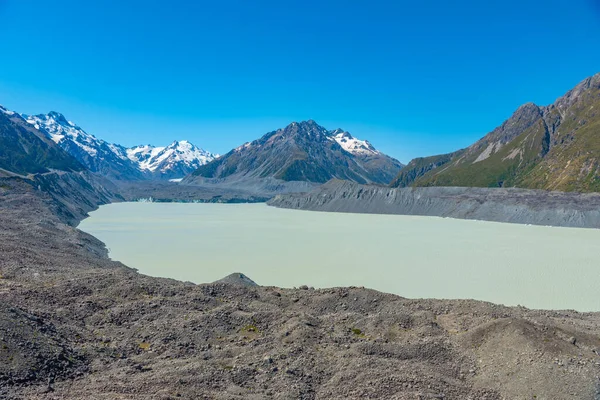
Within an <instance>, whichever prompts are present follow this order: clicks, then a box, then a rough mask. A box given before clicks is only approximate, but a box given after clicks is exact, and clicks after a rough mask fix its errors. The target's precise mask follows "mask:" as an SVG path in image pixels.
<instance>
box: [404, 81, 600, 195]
mask: <svg viewBox="0 0 600 400" xmlns="http://www.w3.org/2000/svg"><path fill="white" fill-rule="evenodd" d="M599 110H600V74H596V75H595V76H593V77H591V78H588V79H585V80H584V81H583V82H581V83H580V84H578V85H577V86H576V87H575V88H574V89H572V90H570V91H569V92H568V93H567V94H565V95H564V96H563V97H560V98H559V99H558V100H556V102H555V103H554V104H552V105H550V106H547V107H540V106H537V105H535V104H533V103H528V104H525V105H523V106H521V107H519V109H517V111H515V113H514V114H513V115H512V116H511V117H510V118H509V119H508V120H506V121H505V122H504V123H503V124H502V125H501V126H499V127H497V128H496V129H494V130H493V131H492V132H490V133H489V134H487V135H486V136H484V137H483V138H482V139H480V140H479V141H477V142H476V143H474V144H473V145H471V146H470V147H468V148H466V149H464V150H460V151H458V152H456V153H452V155H442V156H434V157H428V158H426V159H420V160H421V161H419V159H417V160H413V161H411V163H409V165H408V166H407V167H405V168H404V169H403V170H401V171H400V173H399V175H398V177H396V179H395V180H394V181H393V182H392V186H407V185H413V186H478V187H523V188H532V189H546V190H562V191H583V192H587V191H600V112H599ZM428 159H429V160H433V161H434V164H436V165H435V167H432V168H422V167H423V165H422V164H423V162H425V163H426V162H427V161H423V160H428Z"/></svg>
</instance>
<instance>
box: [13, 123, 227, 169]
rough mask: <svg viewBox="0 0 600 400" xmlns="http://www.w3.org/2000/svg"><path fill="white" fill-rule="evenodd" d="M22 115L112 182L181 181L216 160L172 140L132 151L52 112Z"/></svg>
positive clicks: (183, 142) (186, 144)
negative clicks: (179, 179)
mask: <svg viewBox="0 0 600 400" xmlns="http://www.w3.org/2000/svg"><path fill="white" fill-rule="evenodd" d="M22 116H23V118H24V119H25V120H26V121H27V122H28V123H29V124H31V125H32V126H34V127H35V128H36V129H39V130H40V131H42V132H45V133H46V134H47V135H48V137H49V138H50V139H52V140H53V141H54V142H55V143H56V144H58V145H59V146H60V147H61V148H63V149H64V150H66V151H67V152H68V153H69V154H71V155H72V156H73V157H75V158H76V159H77V160H78V161H80V162H81V163H82V164H83V165H85V166H86V167H87V168H88V169H90V170H91V171H92V172H98V173H100V174H102V175H104V176H107V177H109V178H112V179H118V180H142V179H171V178H183V177H184V176H185V175H187V174H189V173H190V172H192V171H194V170H195V169H196V168H198V167H199V166H201V165H203V164H205V163H207V162H209V161H212V160H213V159H214V158H215V157H217V155H215V154H212V153H209V152H207V151H205V150H203V149H200V148H199V147H196V146H195V145H193V144H192V143H190V142H188V141H174V142H173V143H171V144H170V145H168V146H165V147H157V146H152V145H145V146H135V147H133V148H126V147H124V146H121V145H118V144H113V143H108V142H106V141H104V140H102V139H98V138H96V137H95V136H94V135H92V134H89V133H87V132H86V131H84V130H83V129H82V128H81V127H79V126H77V125H76V124H74V123H73V122H71V121H68V120H67V119H66V118H65V116H64V115H62V114H60V113H58V112H55V111H51V112H50V113H48V114H38V115H26V114H23V115H22Z"/></svg>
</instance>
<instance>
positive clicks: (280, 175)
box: [184, 120, 403, 184]
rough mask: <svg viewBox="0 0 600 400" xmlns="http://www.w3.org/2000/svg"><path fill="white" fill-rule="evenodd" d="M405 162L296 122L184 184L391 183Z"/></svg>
mask: <svg viewBox="0 0 600 400" xmlns="http://www.w3.org/2000/svg"><path fill="white" fill-rule="evenodd" d="M402 166H403V165H402V164H401V163H400V162H399V161H398V160H395V159H393V158H391V157H389V156H387V155H385V154H383V153H381V152H379V151H377V150H376V149H375V148H374V147H373V146H372V145H371V144H370V143H369V142H367V141H366V140H360V139H356V138H354V137H353V136H352V135H350V134H349V133H348V132H346V131H344V130H342V129H336V130H333V131H329V130H327V129H325V128H324V127H322V126H320V125H318V124H317V123H316V122H315V121H312V120H311V121H303V122H293V123H291V124H290V125H288V126H287V127H285V128H282V129H278V130H276V131H273V132H269V133H267V134H266V135H264V136H263V137H261V138H260V139H257V140H255V141H253V142H249V143H246V144H244V145H242V146H239V147H237V148H236V149H234V150H232V151H230V152H229V153H227V154H225V155H223V156H222V157H219V158H218V159H216V160H214V161H212V162H210V163H208V164H207V165H204V166H201V167H200V168H198V169H197V170H196V171H195V172H193V173H192V175H190V176H188V177H186V178H185V179H184V182H187V183H198V184H204V183H206V182H212V181H215V180H216V181H218V182H223V181H230V182H234V181H235V182H241V181H243V180H261V179H270V180H280V181H287V182H291V181H293V182H298V181H300V182H310V183H323V182H327V181H328V180H330V179H332V178H337V179H345V180H350V181H354V182H358V183H379V184H387V183H388V182H389V181H390V180H391V179H392V178H393V177H394V176H396V175H397V174H398V171H399V170H400V168H402Z"/></svg>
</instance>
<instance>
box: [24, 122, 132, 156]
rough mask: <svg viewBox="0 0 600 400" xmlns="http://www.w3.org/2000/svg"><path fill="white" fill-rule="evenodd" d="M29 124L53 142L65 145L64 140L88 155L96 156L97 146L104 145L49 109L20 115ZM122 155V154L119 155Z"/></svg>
mask: <svg viewBox="0 0 600 400" xmlns="http://www.w3.org/2000/svg"><path fill="white" fill-rule="evenodd" d="M21 116H22V117H23V118H24V119H25V120H26V121H27V122H28V123H29V124H31V125H33V126H34V127H35V128H36V129H39V130H41V131H43V132H46V133H47V134H48V135H49V137H50V139H52V140H53V141H54V143H56V144H58V145H61V147H63V148H64V147H65V146H64V145H66V143H65V142H67V141H68V142H70V143H72V144H75V145H76V146H78V147H79V148H80V149H81V150H82V151H84V152H85V153H87V154H89V155H90V156H97V155H98V150H99V148H101V147H103V145H106V142H104V141H103V140H99V139H96V138H95V137H94V135H90V134H88V133H87V132H85V131H84V130H83V129H81V128H80V127H78V126H76V125H75V124H74V123H72V122H70V121H67V119H66V118H65V116H64V115H62V114H60V113H58V112H56V111H51V112H49V113H48V114H47V115H45V114H38V115H26V114H22V115H21ZM121 157H122V155H121Z"/></svg>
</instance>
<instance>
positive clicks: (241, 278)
mask: <svg viewBox="0 0 600 400" xmlns="http://www.w3.org/2000/svg"><path fill="white" fill-rule="evenodd" d="M214 283H228V284H231V285H242V286H258V285H257V284H256V282H254V281H253V280H252V279H250V278H248V277H247V276H246V275H244V274H242V273H239V272H234V273H233V274H229V275H227V276H226V277H225V278H222V279H219V280H218V281H216V282H214Z"/></svg>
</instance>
